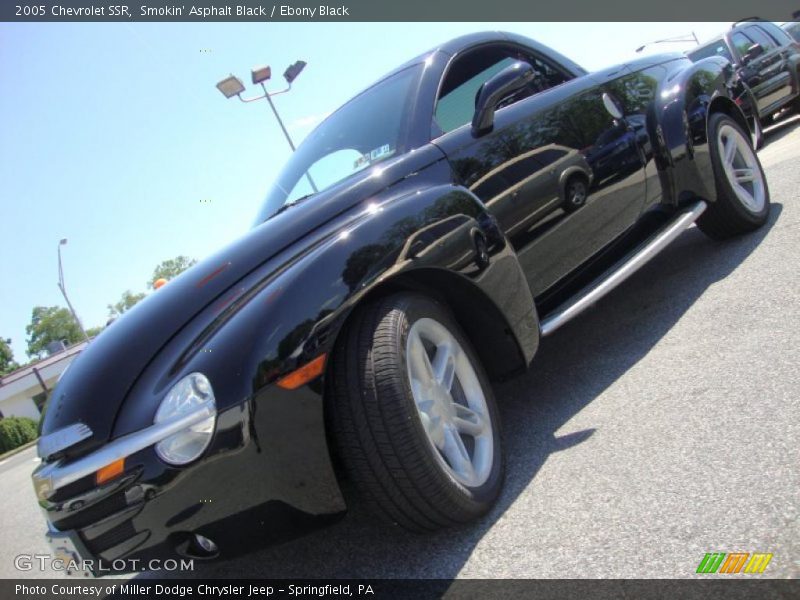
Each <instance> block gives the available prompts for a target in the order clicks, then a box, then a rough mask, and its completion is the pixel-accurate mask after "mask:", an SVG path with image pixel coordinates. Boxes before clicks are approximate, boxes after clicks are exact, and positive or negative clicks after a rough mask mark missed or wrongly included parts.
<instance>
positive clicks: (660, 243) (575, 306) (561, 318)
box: [541, 200, 707, 335]
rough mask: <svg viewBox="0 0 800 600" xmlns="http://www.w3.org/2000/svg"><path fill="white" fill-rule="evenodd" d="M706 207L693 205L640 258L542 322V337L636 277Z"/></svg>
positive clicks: (700, 203)
mask: <svg viewBox="0 0 800 600" xmlns="http://www.w3.org/2000/svg"><path fill="white" fill-rule="evenodd" d="M706 206H707V205H706V203H705V202H703V201H702V200H700V201H698V202H697V203H696V204H693V205H692V206H691V207H690V208H689V209H687V210H685V211H684V212H683V213H681V214H680V216H678V217H677V218H676V219H675V220H674V221H672V223H670V224H669V225H668V226H667V227H666V228H665V229H663V230H662V231H661V233H659V234H658V235H657V236H656V237H654V238H653V239H652V240H650V241H649V242H648V243H647V244H646V245H645V246H644V247H642V248H641V249H640V250H639V251H638V252H636V254H634V255H633V256H630V257H629V258H627V259H625V260H624V262H622V263H621V264H620V265H619V266H618V267H617V268H615V269H614V270H613V271H611V272H610V273H606V274H604V275H603V276H602V277H601V278H600V279H599V280H597V281H596V282H595V283H594V284H592V285H590V286H589V287H588V288H587V289H586V290H584V291H582V292H579V293H578V294H576V295H575V296H573V297H572V298H570V299H569V300H567V301H566V302H565V303H564V304H563V305H561V306H559V307H558V308H557V309H556V310H555V311H553V313H552V314H550V315H549V316H548V317H547V318H546V319H544V320H543V321H542V323H541V332H542V335H550V334H551V333H553V332H554V331H555V330H556V329H558V328H559V327H561V326H562V325H564V323H566V322H567V321H569V320H570V319H572V318H573V317H576V316H578V315H579V314H581V313H582V312H583V311H584V310H586V309H587V308H589V307H590V306H591V305H592V304H594V303H595V302H597V301H598V300H599V299H600V298H602V297H603V296H605V295H606V294H607V293H609V292H610V291H611V290H613V289H614V288H615V287H617V286H618V285H619V284H620V283H622V282H623V281H625V280H626V279H627V278H628V277H630V276H631V275H633V274H634V273H635V272H636V271H638V270H639V269H640V268H641V267H643V266H644V265H645V264H646V263H647V262H648V261H649V260H650V259H651V258H653V257H654V256H655V255H656V254H658V253H659V252H661V251H662V250H663V249H664V248H666V247H667V245H668V244H669V243H670V242H671V241H672V240H674V239H675V238H676V237H678V236H679V235H680V234H681V233H683V231H684V230H685V229H687V228H688V227H689V226H690V225H691V224H692V223H694V222H695V221H696V220H697V218H698V217H699V216H700V215H701V214H703V211H704V210H705V209H706Z"/></svg>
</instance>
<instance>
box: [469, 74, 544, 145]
mask: <svg viewBox="0 0 800 600" xmlns="http://www.w3.org/2000/svg"><path fill="white" fill-rule="evenodd" d="M535 76H536V73H535V71H534V70H533V67H532V66H530V65H529V64H528V63H526V62H522V61H520V62H517V63H514V64H513V65H511V66H509V67H506V68H505V69H503V70H502V71H500V72H499V73H498V74H497V75H495V76H493V77H491V78H490V79H489V80H487V81H485V82H484V83H483V85H482V86H481V87H480V89H479V90H478V101H477V102H476V103H475V114H474V115H473V116H472V135H474V136H475V137H478V136H481V135H483V134H484V133H487V132H489V131H491V130H492V127H493V126H494V111H495V109H496V108H497V105H498V104H499V103H500V101H501V100H503V99H504V98H507V97H508V96H509V95H511V94H513V93H514V92H517V91H519V90H521V89H522V88H523V87H525V86H526V85H528V84H529V83H530V82H531V81H533V78H534V77H535Z"/></svg>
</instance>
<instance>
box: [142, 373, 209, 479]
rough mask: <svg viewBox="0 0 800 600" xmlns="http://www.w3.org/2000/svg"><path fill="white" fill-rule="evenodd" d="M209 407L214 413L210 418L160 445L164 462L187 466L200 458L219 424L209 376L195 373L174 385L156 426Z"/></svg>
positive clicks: (165, 439) (164, 440)
mask: <svg viewBox="0 0 800 600" xmlns="http://www.w3.org/2000/svg"><path fill="white" fill-rule="evenodd" d="M208 407H210V408H211V410H212V411H213V414H212V415H211V416H210V417H208V418H207V419H204V420H202V421H200V422H199V423H195V424H194V425H191V426H189V427H187V428H186V429H183V430H181V431H179V432H178V433H174V434H172V435H171V436H169V437H167V438H164V439H163V440H161V441H160V442H158V444H156V452H157V453H158V456H159V457H161V459H162V460H164V461H166V462H168V463H170V464H173V465H185V464H186V463H189V462H192V461H193V460H195V459H196V458H198V457H199V456H200V455H201V454H202V453H203V451H204V450H205V449H206V448H207V447H208V444H209V442H210V441H211V436H212V435H213V434H214V422H215V421H216V403H215V402H214V390H212V389H211V384H210V383H209V381H208V379H207V378H206V376H205V375H203V374H202V373H191V374H190V375H187V376H186V377H184V378H183V379H181V380H180V381H179V382H178V383H176V384H175V385H174V386H172V389H170V391H169V392H168V393H167V395H166V397H165V398H164V400H162V401H161V406H159V407H158V411H157V412H156V418H155V422H156V423H162V422H164V421H169V420H172V419H175V418H178V417H183V416H186V415H189V414H191V413H193V412H196V411H198V410H201V409H203V408H208Z"/></svg>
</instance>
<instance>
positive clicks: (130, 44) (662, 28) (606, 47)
mask: <svg viewBox="0 0 800 600" xmlns="http://www.w3.org/2000/svg"><path fill="white" fill-rule="evenodd" d="M728 26H729V25H728V24H723V23H413V24H408V23H390V24H386V23H346V24H337V23H333V24H331V23H185V24H182V23H131V24H128V23H36V24H32V23H25V24H19V23H13V24H12V23H3V24H0V82H2V88H3V93H2V94H0V337H3V338H9V337H10V338H11V340H12V344H11V347H12V349H13V351H14V355H15V358H16V360H17V361H18V362H20V363H21V362H23V361H27V360H28V357H27V354H26V348H27V343H26V333H25V326H26V325H27V324H28V323H30V318H31V311H32V309H33V307H34V306H37V305H41V306H54V305H58V306H66V303H65V302H64V299H63V297H62V296H61V292H60V291H59V289H58V287H57V285H56V283H57V281H58V259H57V247H58V242H59V240H61V239H62V238H67V239H68V243H67V245H66V246H63V247H62V260H63V264H64V278H65V283H66V289H67V293H68V294H69V298H70V301H71V302H72V304H73V306H74V308H75V310H76V312H77V314H78V316H79V317H80V319H81V321H82V322H83V324H84V326H85V327H86V328H89V327H93V326H98V325H103V324H104V323H105V322H106V321H107V319H108V309H107V305H108V304H112V303H114V302H116V301H117V300H119V299H120V296H121V295H122V293H123V292H124V291H125V290H127V289H130V290H131V291H133V292H142V291H146V289H147V287H146V284H147V282H148V281H149V279H150V276H151V274H152V272H153V269H154V268H155V266H156V265H157V264H158V263H160V262H161V261H162V260H166V259H169V258H173V257H175V256H177V255H180V254H183V255H187V256H189V257H192V258H197V259H200V260H202V259H203V258H204V257H206V256H209V255H210V254H212V253H213V252H215V251H216V250H218V249H219V248H221V247H223V246H225V245H226V244H227V243H229V242H231V241H233V240H234V239H236V238H237V237H239V236H240V235H242V234H243V233H244V232H245V231H247V229H249V228H250V227H251V226H252V224H253V220H254V218H255V216H256V214H257V212H258V209H259V206H260V204H261V202H262V200H263V198H264V196H265V194H266V191H267V190H268V188H269V186H270V184H271V182H272V180H273V179H274V178H275V176H276V174H277V173H278V171H279V170H280V168H281V166H282V165H283V163H284V162H285V161H286V160H287V158H288V157H289V155H290V152H291V151H290V148H289V146H288V144H287V142H286V140H285V139H284V137H283V135H282V133H281V131H280V129H279V126H278V124H277V122H276V120H275V118H274V117H273V116H272V114H271V112H270V109H269V106H268V105H267V103H266V102H264V101H258V102H252V103H249V104H244V103H242V102H240V101H239V100H237V99H231V100H226V99H225V98H224V97H223V96H222V95H221V94H220V93H219V91H218V90H217V89H216V87H215V84H216V82H218V81H219V80H220V79H223V78H224V77H226V76H227V75H228V74H230V73H233V74H235V75H238V76H239V77H240V78H241V79H242V80H243V81H245V83H246V84H247V87H248V92H247V93H249V94H251V95H255V94H256V89H255V88H253V86H251V85H250V84H249V79H250V69H251V68H252V67H254V66H259V65H263V64H269V65H270V66H271V67H272V72H273V81H272V82H271V83H270V86H269V89H270V90H271V91H276V90H278V89H282V87H283V86H282V85H281V84H283V83H284V82H283V79H282V77H281V74H282V73H283V71H284V69H285V68H286V67H287V66H288V65H289V64H291V63H293V62H294V61H295V60H298V59H302V60H304V61H306V62H307V63H308V66H307V67H306V68H305V70H304V71H303V72H302V74H301V75H300V76H299V77H298V79H297V80H296V81H295V83H294V85H293V87H292V90H291V91H290V92H289V93H287V94H284V95H281V96H278V97H276V98H275V104H276V107H277V109H278V111H279V113H280V114H281V117H282V118H283V120H284V122H285V123H286V125H287V128H288V129H289V132H290V134H291V136H292V137H293V139H294V141H295V143H298V142H300V141H301V140H302V139H303V138H304V137H305V136H306V135H307V134H308V133H309V132H310V131H311V130H312V129H313V128H314V126H316V125H317V124H318V123H319V122H320V121H321V120H322V119H323V118H324V117H325V116H326V115H327V114H329V113H330V112H332V111H333V110H335V109H336V108H338V107H339V106H340V105H341V104H342V103H344V102H345V101H347V100H348V99H349V98H350V97H352V96H353V95H354V94H356V93H357V92H359V91H360V90H362V89H363V88H364V87H366V86H368V85H369V84H371V83H373V82H374V81H375V80H377V79H378V78H380V77H381V76H382V75H383V74H384V73H386V72H388V71H390V70H391V69H393V68H394V67H396V66H398V65H399V64H401V63H403V62H405V61H406V60H408V59H409V58H412V57H413V56H416V55H418V54H421V53H422V52H424V51H426V50H428V49H430V48H432V47H434V46H436V45H437V44H439V43H441V42H443V41H445V40H448V39H450V38H453V37H456V36H458V35H461V34H465V33H471V32H475V31H484V30H504V31H512V32H516V33H520V34H522V35H526V36H528V37H531V38H534V39H536V40H537V41H539V42H541V43H544V44H546V45H548V46H550V47H552V48H554V49H555V50H557V51H559V52H561V53H562V54H564V55H566V56H568V57H569V58H571V59H573V60H574V61H575V62H577V63H578V64H580V65H582V66H583V67H584V68H586V69H588V70H596V69H599V68H602V67H605V66H610V65H612V64H615V63H618V62H623V61H625V60H626V59H629V58H631V57H633V56H635V54H634V50H635V48H637V47H638V46H641V45H643V44H645V43H648V42H651V41H653V40H658V39H663V38H670V37H674V36H681V35H690V34H691V32H692V31H693V32H694V33H695V34H696V35H697V36H698V37H699V38H700V39H701V41H702V40H705V39H708V38H710V37H712V36H713V35H715V34H716V33H718V32H720V31H722V30H723V29H725V28H726V27H728ZM693 45H694V44H693V43H662V44H653V45H650V46H648V47H647V48H646V49H645V51H644V52H643V53H642V54H652V53H655V52H665V51H683V50H686V49H689V48H691V47H692V46H693ZM257 89H258V91H260V88H257Z"/></svg>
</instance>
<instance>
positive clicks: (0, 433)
mask: <svg viewBox="0 0 800 600" xmlns="http://www.w3.org/2000/svg"><path fill="white" fill-rule="evenodd" d="M37 437H39V436H38V433H37V426H36V421H34V420H33V419H29V418H28V417H7V418H5V419H3V420H2V421H0V452H8V451H9V450H13V449H14V448H19V447H20V446H22V445H23V444H27V443H28V442H32V441H33V440H35V439H36V438H37Z"/></svg>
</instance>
